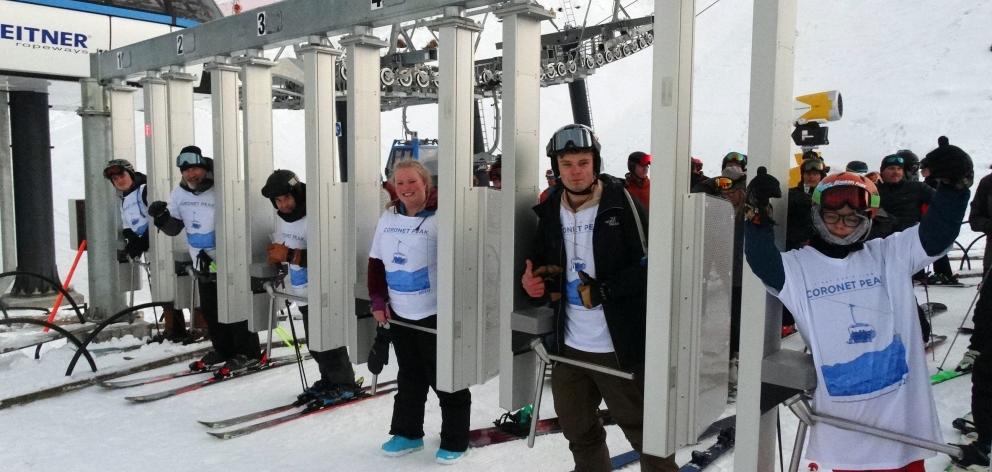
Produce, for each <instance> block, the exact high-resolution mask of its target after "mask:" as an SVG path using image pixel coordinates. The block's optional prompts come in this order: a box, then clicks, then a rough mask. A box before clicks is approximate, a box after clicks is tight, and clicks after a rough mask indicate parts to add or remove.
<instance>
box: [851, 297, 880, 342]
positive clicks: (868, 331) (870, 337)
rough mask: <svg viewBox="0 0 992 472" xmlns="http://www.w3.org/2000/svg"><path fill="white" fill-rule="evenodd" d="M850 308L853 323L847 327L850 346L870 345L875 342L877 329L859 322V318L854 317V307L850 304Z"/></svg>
mask: <svg viewBox="0 0 992 472" xmlns="http://www.w3.org/2000/svg"><path fill="white" fill-rule="evenodd" d="M847 306H848V308H849V309H850V310H851V321H852V322H853V323H852V324H851V325H850V326H848V327H847V332H848V338H847V343H848V344H861V343H870V342H872V341H874V340H875V335H876V333H875V327H873V326H872V325H870V324H868V323H862V322H859V321H858V319H857V318H855V317H854V305H853V304H850V303H848V304H847Z"/></svg>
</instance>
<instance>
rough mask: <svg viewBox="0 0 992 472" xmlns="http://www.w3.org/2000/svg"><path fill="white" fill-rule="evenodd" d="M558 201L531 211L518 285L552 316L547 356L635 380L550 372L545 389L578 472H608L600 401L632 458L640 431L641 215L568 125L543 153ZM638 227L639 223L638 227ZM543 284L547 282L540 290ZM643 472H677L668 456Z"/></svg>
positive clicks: (595, 144) (563, 369)
mask: <svg viewBox="0 0 992 472" xmlns="http://www.w3.org/2000/svg"><path fill="white" fill-rule="evenodd" d="M547 155H548V157H550V158H551V167H552V169H554V170H555V171H556V172H555V173H556V174H557V175H559V176H560V177H561V182H562V186H563V191H562V192H556V193H554V194H552V197H553V198H549V199H548V200H546V201H545V202H543V203H540V204H538V205H537V206H536V207H534V211H535V212H536V213H537V216H538V218H539V222H538V234H537V240H536V244H535V247H534V249H535V250H534V252H533V254H532V256H531V258H530V259H528V260H527V262H526V269H525V272H524V274H523V277H522V278H521V283H522V285H523V287H524V290H525V291H526V292H527V294H528V295H529V296H530V297H532V298H534V299H535V301H538V302H544V303H550V304H551V305H552V307H553V308H554V309H555V338H556V339H555V340H554V341H552V344H553V346H552V348H553V350H555V351H556V352H558V353H559V354H561V355H562V356H565V357H569V358H572V359H576V360H580V361H585V362H591V363H595V364H600V365H604V366H606V367H611V368H614V369H622V370H625V371H632V372H634V373H635V379H634V380H628V379H623V378H620V377H615V376H612V375H608V374H603V373H599V372H594V371H591V370H587V369H583V368H580V367H575V366H572V365H569V364H564V363H557V364H555V366H554V370H553V372H552V379H551V391H552V393H553V395H554V401H555V411H556V412H557V413H558V418H559V422H560V423H561V426H562V431H563V433H564V435H565V438H566V439H568V441H569V449H571V451H572V456H573V458H574V460H575V467H576V470H579V471H597V472H598V471H609V470H612V467H611V465H610V452H609V449H608V448H607V446H606V430H605V429H603V426H602V424H601V423H600V420H599V417H598V415H597V410H598V409H599V404H600V403H601V402H602V401H603V400H605V401H606V405H607V406H608V407H609V409H610V414H611V415H612V416H613V418H614V419H615V420H616V422H617V424H618V425H619V426H620V428H621V429H622V430H623V432H624V435H626V437H627V439H628V440H629V441H630V443H631V445H632V446H633V447H634V449H636V450H638V451H640V450H641V444H642V443H641V440H642V432H643V427H644V425H643V422H644V383H643V375H642V374H643V370H644V343H645V334H644V330H645V323H646V310H647V263H646V256H647V254H646V253H645V250H644V244H646V241H645V240H643V239H642V235H643V237H644V238H646V233H643V232H645V231H647V224H648V223H647V222H648V218H647V213H646V212H645V211H644V209H643V208H642V207H641V205H640V204H639V203H637V202H636V200H633V199H632V198H631V197H629V195H625V190H624V184H623V181H622V180H619V179H617V178H615V177H612V176H609V175H606V174H601V173H600V169H601V166H602V158H601V156H600V145H599V140H598V139H597V138H596V135H595V134H594V133H593V131H592V129H590V128H588V127H586V126H584V125H577V124H573V125H568V126H565V127H563V128H561V129H559V130H558V131H557V132H555V134H554V136H552V138H551V140H550V142H549V143H548V146H547ZM638 222H639V223H638ZM545 277H546V278H547V281H545ZM641 467H642V470H654V471H676V470H678V467H677V466H676V465H675V460H674V456H669V457H667V458H660V457H654V456H649V455H643V456H641Z"/></svg>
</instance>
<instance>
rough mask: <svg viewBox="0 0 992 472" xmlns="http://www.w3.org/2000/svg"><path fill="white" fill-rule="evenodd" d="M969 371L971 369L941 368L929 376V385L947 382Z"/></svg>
mask: <svg viewBox="0 0 992 472" xmlns="http://www.w3.org/2000/svg"><path fill="white" fill-rule="evenodd" d="M970 373H971V369H967V370H955V369H951V370H942V371H940V372H937V373H936V374H933V375H931V376H930V385H937V384H939V383H944V382H947V381H948V380H953V379H956V378H958V377H961V376H965V375H968V374H970Z"/></svg>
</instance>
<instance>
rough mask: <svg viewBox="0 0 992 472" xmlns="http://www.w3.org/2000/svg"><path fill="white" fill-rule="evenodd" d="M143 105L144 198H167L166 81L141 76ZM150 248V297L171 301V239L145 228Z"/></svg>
mask: <svg viewBox="0 0 992 472" xmlns="http://www.w3.org/2000/svg"><path fill="white" fill-rule="evenodd" d="M141 86H142V88H143V89H144V90H143V91H144V93H143V99H144V105H145V113H144V118H145V133H144V134H145V172H146V173H147V174H148V187H147V188H148V201H149V202H153V201H165V202H167V201H169V194H170V192H171V191H172V187H173V184H172V175H173V172H172V162H171V161H172V159H170V158H169V105H168V91H167V90H166V81H165V80H163V79H161V78H160V77H158V74H149V75H148V76H147V77H145V78H143V79H141ZM148 231H149V235H148V236H149V242H150V247H149V250H148V253H147V255H146V257H147V259H148V262H149V263H150V265H151V267H150V272H151V273H154V274H155V276H153V277H150V279H151V280H149V281H148V286H149V288H150V289H151V293H152V300H158V301H172V300H175V296H176V294H175V291H176V287H175V286H176V278H175V274H174V272H175V270H174V267H175V264H174V263H173V260H172V238H171V237H169V236H168V235H166V234H165V233H162V232H161V231H155V230H154V229H152V227H151V225H149V227H148Z"/></svg>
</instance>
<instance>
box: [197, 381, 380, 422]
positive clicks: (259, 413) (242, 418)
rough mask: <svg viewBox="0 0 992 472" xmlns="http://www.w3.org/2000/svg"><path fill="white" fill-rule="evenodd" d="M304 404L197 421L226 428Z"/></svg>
mask: <svg viewBox="0 0 992 472" xmlns="http://www.w3.org/2000/svg"><path fill="white" fill-rule="evenodd" d="M395 384H396V381H395V380H390V381H388V382H382V383H380V384H379V388H382V387H388V386H391V385H395ZM371 392H372V387H363V388H362V393H365V394H371ZM378 393H379V392H378V391H377V392H376V394H378ZM305 405H306V403H301V402H300V401H299V400H297V401H294V402H291V403H287V404H285V405H279V406H274V407H272V408H267V409H265V410H259V411H254V412H251V413H248V414H244V415H241V416H235V417H234V418H227V419H224V420H218V421H199V423H200V424H202V425H204V426H206V427H208V428H227V427H230V426H234V425H237V424H241V423H247V422H249V421H253V420H257V419H259V418H265V417H266V416H271V415H275V414H277V413H282V412H284V411H289V410H292V409H294V408H300V407H302V406H305Z"/></svg>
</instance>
